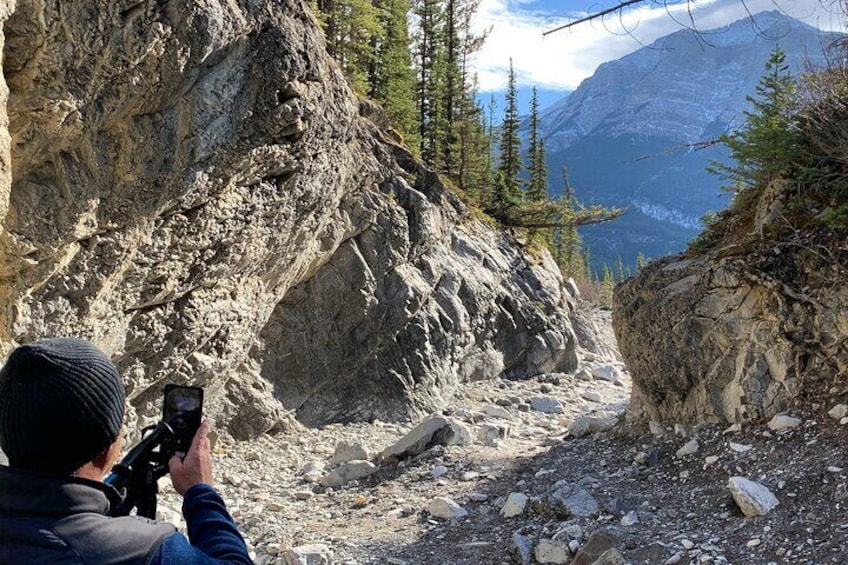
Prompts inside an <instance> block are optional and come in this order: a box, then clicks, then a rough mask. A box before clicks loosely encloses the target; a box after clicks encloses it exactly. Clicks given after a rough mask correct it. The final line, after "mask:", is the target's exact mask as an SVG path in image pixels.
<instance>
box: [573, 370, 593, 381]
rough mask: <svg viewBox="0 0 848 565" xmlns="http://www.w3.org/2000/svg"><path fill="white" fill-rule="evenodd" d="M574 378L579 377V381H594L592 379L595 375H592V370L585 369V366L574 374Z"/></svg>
mask: <svg viewBox="0 0 848 565" xmlns="http://www.w3.org/2000/svg"><path fill="white" fill-rule="evenodd" d="M574 378H575V379H577V380H578V381H592V380H594V379H595V377H594V376H592V371H590V370H589V369H585V368H584V369H580V370H579V371H577V372H576V373H575V374H574Z"/></svg>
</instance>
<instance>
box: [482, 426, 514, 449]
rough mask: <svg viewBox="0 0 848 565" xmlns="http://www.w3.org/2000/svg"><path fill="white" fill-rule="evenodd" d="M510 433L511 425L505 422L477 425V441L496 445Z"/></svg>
mask: <svg viewBox="0 0 848 565" xmlns="http://www.w3.org/2000/svg"><path fill="white" fill-rule="evenodd" d="M509 435H510V427H509V426H506V425H503V424H481V425H479V426H477V441H478V442H480V443H482V444H483V445H488V446H490V447H496V446H498V445H500V443H501V442H502V441H503V440H505V439H507V438H508V437H509Z"/></svg>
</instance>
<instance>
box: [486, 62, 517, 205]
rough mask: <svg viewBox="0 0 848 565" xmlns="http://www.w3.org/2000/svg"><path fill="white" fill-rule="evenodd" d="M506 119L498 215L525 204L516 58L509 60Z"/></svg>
mask: <svg viewBox="0 0 848 565" xmlns="http://www.w3.org/2000/svg"><path fill="white" fill-rule="evenodd" d="M504 102H505V104H506V108H505V109H504V119H503V123H502V124H501V138H500V162H499V163H498V176H497V180H496V181H495V182H496V187H495V191H494V192H495V194H494V196H495V201H494V203H493V204H494V208H495V213H496V214H500V215H501V216H503V214H504V213H505V212H506V211H507V208H509V207H511V206H514V205H516V204H518V203H519V202H520V201H521V184H520V182H521V181H520V178H519V174H520V173H521V141H520V140H519V137H518V127H519V125H520V122H519V117H518V93H517V89H516V84H515V70H514V69H513V66H512V58H511V57H510V59H509V77H508V82H507V90H506V97H505V100H504Z"/></svg>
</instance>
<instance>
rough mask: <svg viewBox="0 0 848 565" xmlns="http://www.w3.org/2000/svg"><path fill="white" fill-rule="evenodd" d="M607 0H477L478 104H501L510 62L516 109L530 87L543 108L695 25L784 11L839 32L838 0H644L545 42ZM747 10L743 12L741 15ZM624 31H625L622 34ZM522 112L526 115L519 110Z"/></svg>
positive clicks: (607, 3)
mask: <svg viewBox="0 0 848 565" xmlns="http://www.w3.org/2000/svg"><path fill="white" fill-rule="evenodd" d="M616 3H617V2H610V1H609V0H600V1H597V0H591V1H578V0H482V1H481V4H480V9H479V11H478V13H477V18H476V20H475V22H474V27H475V29H476V30H477V31H478V32H480V31H482V30H490V31H489V35H488V39H487V40H486V43H485V44H484V46H483V48H482V49H481V50H480V51H479V52H478V53H477V54H476V55H475V58H474V62H473V65H474V68H475V70H476V72H477V75H478V80H479V85H480V93H481V94H480V100H481V101H485V100H488V98H489V93H496V98H497V99H498V101H499V103H500V104H501V105H502V102H500V101H502V96H497V93H501V94H502V92H503V90H504V89H505V87H506V75H507V69H508V68H509V59H510V57H511V58H512V60H513V66H514V68H515V72H516V80H517V83H518V86H519V107H520V108H522V109H523V108H526V107H527V106H528V104H529V102H528V101H529V91H530V88H531V87H532V86H534V85H535V86H537V87H538V88H539V90H540V103H541V104H540V105H541V106H542V108H544V107H545V106H547V105H549V104H551V103H553V102H554V101H556V100H558V99H559V98H562V97H564V96H565V95H566V94H567V93H568V92H570V91H572V90H574V89H575V88H577V86H578V85H579V84H580V82H581V81H582V80H583V79H585V78H588V77H590V76H591V75H592V74H593V73H594V72H595V69H596V68H597V67H598V65H600V64H601V63H604V62H606V61H610V60H613V59H618V58H620V57H623V56H624V55H626V54H628V53H631V52H633V51H635V50H637V49H639V48H641V47H643V46H645V45H648V44H650V43H651V42H653V41H654V40H656V39H658V38H660V37H662V36H665V35H668V34H670V33H673V32H675V31H678V30H680V29H684V26H688V27H692V24H691V22H690V15H689V8H691V12H692V17H693V18H694V22H695V27H696V28H697V29H701V30H709V29H714V28H717V27H721V26H723V25H726V24H728V23H730V22H732V21H735V20H738V19H741V18H743V17H745V16H746V15H747V14H748V11H750V13H757V12H761V11H764V10H775V9H777V10H781V11H783V12H784V13H786V14H788V15H790V16H792V17H795V18H798V19H800V20H803V21H805V22H807V23H809V24H810V25H813V26H815V27H818V28H820V29H824V30H844V29H845V28H844V23H843V22H844V20H845V16H843V15H842V12H841V10H840V8H839V4H838V0H745V1H744V2H743V1H742V0H689V1H688V2H687V1H686V0H666V1H665V2H663V1H661V0H646V1H645V2H641V3H639V4H636V5H634V6H632V7H630V8H625V9H624V10H623V11H622V12H621V14H620V15H609V16H605V17H604V18H603V19H602V20H597V21H594V22H589V23H584V24H580V25H578V26H576V27H574V28H571V29H567V30H562V31H558V32H556V33H552V34H549V35H547V36H545V37H543V36H542V33H543V32H545V31H548V30H551V29H554V28H556V27H558V26H560V25H562V24H564V23H567V22H568V21H572V20H574V19H577V18H580V17H583V16H585V15H586V14H587V12H588V11H591V12H595V11H598V10H602V9H604V8H606V7H609V6H613V5H615V4H616ZM746 9H747V10H748V11H746ZM627 31H629V32H630V33H627ZM522 113H525V112H524V111H523V110H522Z"/></svg>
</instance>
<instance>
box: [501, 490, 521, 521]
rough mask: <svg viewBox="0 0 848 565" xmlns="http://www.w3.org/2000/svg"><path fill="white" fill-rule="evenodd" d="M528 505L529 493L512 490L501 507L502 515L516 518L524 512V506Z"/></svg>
mask: <svg viewBox="0 0 848 565" xmlns="http://www.w3.org/2000/svg"><path fill="white" fill-rule="evenodd" d="M526 506H527V495H526V494H523V493H520V492H512V493H510V495H509V496H508V497H507V499H506V502H505V503H504V505H503V507H502V508H501V516H503V517H504V518H514V517H515V516H520V515H521V514H523V513H524V508H525V507H526Z"/></svg>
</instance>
